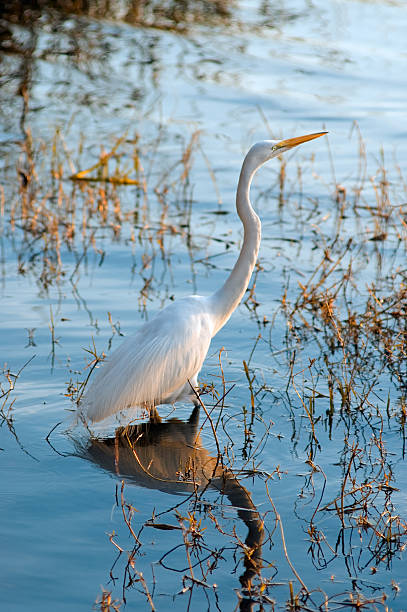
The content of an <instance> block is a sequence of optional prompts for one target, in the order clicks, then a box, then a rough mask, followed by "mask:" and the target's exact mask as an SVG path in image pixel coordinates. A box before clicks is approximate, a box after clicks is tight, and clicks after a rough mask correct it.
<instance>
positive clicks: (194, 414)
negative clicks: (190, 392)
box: [188, 400, 201, 426]
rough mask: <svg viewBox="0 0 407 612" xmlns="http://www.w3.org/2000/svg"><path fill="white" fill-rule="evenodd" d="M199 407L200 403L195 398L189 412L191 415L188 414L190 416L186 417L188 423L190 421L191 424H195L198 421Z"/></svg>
mask: <svg viewBox="0 0 407 612" xmlns="http://www.w3.org/2000/svg"><path fill="white" fill-rule="evenodd" d="M200 407H201V405H200V403H199V402H198V401H197V400H195V401H194V409H193V411H192V412H191V415H190V417H189V419H188V423H190V424H191V425H195V426H196V425H198V423H199V409H200Z"/></svg>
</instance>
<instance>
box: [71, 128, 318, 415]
mask: <svg viewBox="0 0 407 612" xmlns="http://www.w3.org/2000/svg"><path fill="white" fill-rule="evenodd" d="M324 134H326V132H318V133H316V134H307V135H306V136H299V137H296V138H288V139H287V140H280V141H278V140H263V141H261V142H258V143H256V144H255V145H253V146H252V147H251V149H250V150H249V152H248V153H247V155H246V157H245V159H244V161H243V165H242V169H241V172H240V177H239V183H238V187H237V192H236V210H237V214H238V215H239V217H240V219H241V221H242V224H243V228H244V238H243V245H242V249H241V251H240V255H239V257H238V260H237V261H236V263H235V266H234V268H233V270H232V272H231V273H230V275H229V277H228V278H227V279H226V282H225V283H224V285H223V286H222V287H221V288H220V289H218V291H216V292H215V293H213V294H212V295H209V296H205V297H204V296H200V295H191V296H188V297H184V298H181V299H179V300H177V301H175V302H172V303H171V304H169V305H168V306H166V307H165V308H164V309H163V310H161V311H160V312H159V313H158V314H157V315H156V316H155V317H154V318H153V319H152V320H151V321H149V322H148V323H145V324H144V325H143V326H142V327H141V328H140V329H139V330H138V331H137V332H136V333H135V334H134V335H132V336H130V337H129V338H127V339H126V340H125V341H124V342H123V343H122V344H121V346H119V347H118V348H117V349H116V350H115V351H114V352H113V354H112V355H111V356H110V357H109V359H108V360H107V362H106V363H104V364H103V365H102V366H101V368H100V369H99V370H98V372H97V373H96V375H95V376H94V377H93V380H92V382H91V384H90V386H89V388H88V389H87V390H86V392H85V395H84V398H83V400H82V413H83V415H84V416H85V417H87V418H89V419H90V420H91V421H101V420H102V419H104V418H105V417H108V416H110V415H112V414H114V413H116V412H119V411H120V410H123V409H125V408H135V407H142V408H147V409H148V410H150V414H154V412H155V407H156V406H158V405H159V404H173V403H175V402H177V401H179V400H183V399H187V398H189V399H191V400H192V401H195V402H196V395H195V393H194V391H193V388H196V387H197V384H198V382H197V378H198V374H199V372H200V370H201V367H202V364H203V362H204V359H205V357H206V354H207V352H208V349H209V345H210V342H211V339H212V338H213V336H214V335H215V334H216V333H217V332H218V331H219V330H220V329H221V328H222V327H223V326H224V325H225V323H226V322H227V320H228V319H229V317H230V316H231V314H232V313H233V311H234V310H235V308H236V307H237V306H238V304H239V302H240V300H241V299H242V297H243V295H244V293H245V291H246V289H247V286H248V284H249V281H250V277H251V275H252V272H253V268H254V265H255V263H256V259H257V254H258V252H259V247H260V239H261V223H260V219H259V217H258V216H257V215H256V213H255V211H254V210H253V207H252V205H251V203H250V197H249V191H250V185H251V182H252V180H253V176H254V174H255V173H256V171H257V170H258V169H259V168H260V167H261V166H262V165H263V164H264V163H266V162H267V161H268V160H270V159H272V158H273V157H277V156H278V155H281V153H284V152H285V151H288V150H289V149H292V148H293V147H296V146H297V145H299V144H302V143H304V142H307V141H308V140H313V139H314V138H319V136H323V135H324Z"/></svg>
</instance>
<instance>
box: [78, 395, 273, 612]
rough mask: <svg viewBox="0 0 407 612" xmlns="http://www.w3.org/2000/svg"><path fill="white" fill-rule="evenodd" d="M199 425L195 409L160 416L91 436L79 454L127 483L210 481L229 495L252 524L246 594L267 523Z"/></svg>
mask: <svg viewBox="0 0 407 612" xmlns="http://www.w3.org/2000/svg"><path fill="white" fill-rule="evenodd" d="M198 425H199V408H197V407H196V408H195V409H194V410H193V412H192V414H191V416H190V418H189V420H188V421H181V420H179V419H170V420H169V421H167V422H161V420H160V418H159V417H158V415H157V416H156V418H155V420H154V421H150V422H148V423H141V424H137V425H131V426H127V427H121V428H119V429H117V431H116V435H115V436H114V437H110V438H103V439H98V438H95V439H91V440H90V441H89V443H88V445H87V446H86V447H85V448H83V449H82V451H81V455H82V456H83V457H85V458H86V459H88V460H90V461H92V462H94V463H95V464H97V465H99V466H100V467H102V468H103V469H105V470H108V471H109V472H113V473H114V474H116V476H118V477H120V478H123V479H125V480H126V482H128V483H135V484H137V485H140V486H143V487H148V488H150V489H159V490H160V491H164V492H167V493H188V492H190V493H193V492H194V491H196V492H197V493H198V491H200V490H202V489H203V488H204V487H206V486H208V485H209V486H211V487H212V488H215V489H217V490H218V491H220V492H221V493H222V494H224V495H226V497H227V498H228V500H229V501H230V503H231V504H232V506H233V507H235V508H236V510H237V514H238V516H239V518H240V519H241V520H242V521H243V522H244V523H245V524H246V526H247V528H248V534H247V537H246V540H245V546H246V551H245V558H244V566H245V571H244V573H243V575H242V576H241V577H240V582H241V585H242V588H243V589H244V590H245V591H246V592H247V591H249V590H250V588H251V581H252V580H253V578H255V576H256V575H259V574H260V568H261V546H262V542H263V535H264V531H263V523H262V520H261V518H260V516H259V513H258V511H257V510H256V507H255V506H254V504H253V501H252V498H251V495H250V493H249V492H248V491H247V489H246V488H245V487H244V486H243V485H242V484H241V483H240V482H239V480H238V479H237V478H236V476H235V475H234V474H233V472H232V471H231V470H230V469H226V468H224V467H223V466H222V465H221V464H220V462H219V461H217V459H216V458H215V457H212V456H211V455H210V454H209V452H208V451H207V450H206V449H205V448H203V447H202V446H201V440H200V436H199V431H198ZM251 603H252V602H251V600H250V599H248V598H246V599H243V600H242V601H241V609H251ZM253 603H254V602H253Z"/></svg>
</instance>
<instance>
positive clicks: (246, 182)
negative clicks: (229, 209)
mask: <svg viewBox="0 0 407 612" xmlns="http://www.w3.org/2000/svg"><path fill="white" fill-rule="evenodd" d="M258 168H259V164H258V163H257V164H254V163H253V160H252V159H251V158H250V157H249V156H247V157H246V159H245V160H244V162H243V166H242V170H241V172H240V177H239V184H238V187H237V192H236V210H237V214H238V215H239V217H240V219H241V221H242V223H243V228H244V238H243V246H242V249H241V251H240V255H239V258H238V260H237V262H236V263H235V265H234V268H233V270H232V272H231V273H230V275H229V277H228V278H227V280H226V282H225V284H224V285H223V287H221V288H220V289H219V290H218V291H216V293H214V294H213V295H212V296H211V300H212V301H213V309H214V312H215V317H216V323H215V329H214V331H213V335H215V334H216V333H217V332H218V331H219V330H220V329H221V327H223V326H224V325H225V323H226V321H227V320H228V319H229V317H230V315H231V314H232V312H233V311H234V310H235V308H236V307H237V306H238V304H239V302H240V300H241V299H242V297H243V295H244V293H245V291H246V289H247V286H248V284H249V281H250V278H251V275H252V272H253V268H254V266H255V264H256V260H257V254H258V252H259V247H260V240H261V223H260V219H259V217H258V216H257V215H256V213H255V212H254V210H253V208H252V205H251V203H250V185H251V182H252V180H253V176H254V174H255V172H256V170H257V169H258Z"/></svg>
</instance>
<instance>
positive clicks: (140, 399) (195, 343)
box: [82, 296, 213, 421]
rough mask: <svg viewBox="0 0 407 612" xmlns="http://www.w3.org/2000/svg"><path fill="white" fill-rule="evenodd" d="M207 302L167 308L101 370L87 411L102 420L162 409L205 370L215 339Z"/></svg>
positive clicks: (89, 393) (86, 400)
mask: <svg viewBox="0 0 407 612" xmlns="http://www.w3.org/2000/svg"><path fill="white" fill-rule="evenodd" d="M207 305H208V302H207V300H206V298H199V297H197V296H191V297H190V298H183V299H181V300H177V301H176V302H174V303H172V304H170V305H169V306H167V307H166V308H164V309H163V310H162V311H161V312H160V313H159V314H158V315H157V316H156V317H154V319H152V320H151V321H150V322H148V323H146V324H145V325H143V326H142V327H141V329H140V330H139V331H138V332H137V333H136V334H134V335H133V336H131V337H129V338H127V339H126V340H125V341H124V342H123V343H122V344H121V346H119V348H118V349H116V351H114V352H113V353H112V355H111V356H110V357H109V359H108V360H107V362H106V363H104V364H103V365H102V366H101V368H100V369H99V370H98V371H97V374H96V375H95V376H94V378H93V381H92V383H91V385H90V387H89V389H88V390H87V391H86V393H85V396H84V399H83V400H82V410H83V412H84V413H85V415H86V416H87V417H88V418H90V419H91V420H92V421H101V420H102V419H104V418H105V417H107V416H110V415H112V414H114V413H116V412H118V411H120V410H123V409H124V408H128V407H134V406H141V405H148V406H151V405H158V404H159V403H160V402H161V401H162V400H163V399H165V398H166V397H168V396H170V395H171V394H172V393H173V392H174V391H176V390H177V389H178V388H180V387H182V385H184V384H185V383H187V381H188V379H189V380H190V379H191V378H193V376H194V375H195V374H197V373H198V372H199V370H200V369H201V366H202V363H203V361H204V359H205V356H206V353H207V352H208V349H209V344H210V341H211V337H212V330H213V322H212V320H211V315H210V312H209V311H208V306H207Z"/></svg>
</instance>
